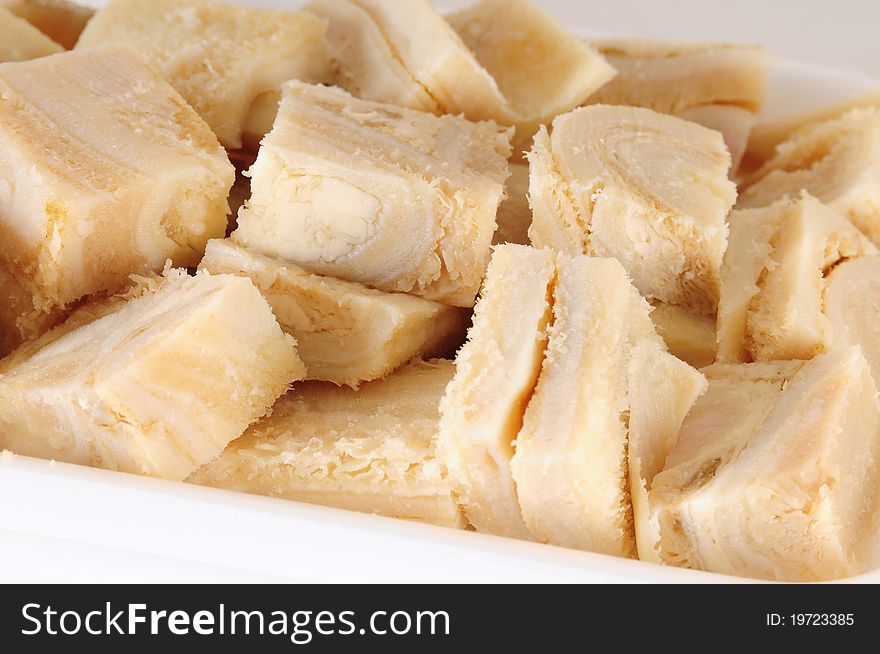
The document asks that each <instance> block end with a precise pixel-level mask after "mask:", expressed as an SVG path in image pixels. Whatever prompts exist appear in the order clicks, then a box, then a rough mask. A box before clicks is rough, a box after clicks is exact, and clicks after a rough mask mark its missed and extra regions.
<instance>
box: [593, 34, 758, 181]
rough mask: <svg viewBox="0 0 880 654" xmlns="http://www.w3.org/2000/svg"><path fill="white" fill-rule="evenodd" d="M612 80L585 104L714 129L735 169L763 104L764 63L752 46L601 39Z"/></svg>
mask: <svg viewBox="0 0 880 654" xmlns="http://www.w3.org/2000/svg"><path fill="white" fill-rule="evenodd" d="M593 45H594V47H596V49H597V50H598V51H599V52H600V53H601V54H602V55H604V56H605V58H606V59H607V60H608V62H609V63H610V64H611V65H612V66H614V67H615V68H616V69H617V71H618V75H617V77H615V79H614V80H612V81H611V82H610V83H608V84H607V85H605V86H604V87H602V88H601V89H600V90H599V91H598V92H597V93H596V94H595V95H593V96H592V97H591V98H590V102H591V103H602V104H620V105H630V106H635V107H645V108H647V109H653V110H654V111H659V112H660V113H665V114H672V115H674V116H679V117H680V118H684V119H686V120H692V121H694V122H697V123H700V124H701V125H705V126H706V127H709V128H711V129H715V130H718V131H719V132H721V133H722V134H723V135H724V140H725V142H726V143H727V147H728V148H729V149H730V152H731V155H732V158H733V170H736V168H737V166H738V165H739V161H740V159H741V158H742V155H743V152H744V151H745V149H746V144H747V142H748V137H749V133H750V131H751V129H752V127H753V126H754V124H755V122H756V117H757V114H758V112H759V111H760V109H761V106H762V105H763V103H764V95H765V92H766V87H767V72H768V68H769V58H768V57H767V54H766V53H765V52H764V50H763V49H761V48H759V47H756V46H745V45H727V44H721V43H675V42H664V41H656V40H650V39H604V40H598V41H595V42H593Z"/></svg>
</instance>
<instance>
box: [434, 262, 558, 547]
mask: <svg viewBox="0 0 880 654" xmlns="http://www.w3.org/2000/svg"><path fill="white" fill-rule="evenodd" d="M555 278H556V262H555V256H554V254H553V252H551V251H550V250H536V249H534V248H530V247H526V246H521V245H502V246H498V247H497V248H495V253H494V255H493V257H492V262H491V264H490V265H489V271H488V273H487V275H486V282H485V284H484V286H483V291H482V293H481V297H480V300H479V302H478V303H477V307H476V312H475V315H474V324H473V327H472V328H471V330H470V333H469V334H468V342H467V344H466V345H465V346H464V347H463V348H462V349H461V351H460V352H459V354H458V357H457V358H456V361H455V365H456V372H455V377H454V378H453V380H452V383H451V384H450V385H449V388H448V389H447V392H446V396H445V397H444V398H443V402H442V403H441V405H440V412H441V419H440V452H441V455H442V457H443V460H444V461H445V463H446V465H447V466H448V468H449V474H450V476H451V477H452V479H453V482H454V488H455V492H456V494H457V495H458V497H459V501H460V503H461V504H462V506H463V507H464V511H465V515H466V516H467V518H468V521H469V522H470V524H471V525H473V526H474V527H475V528H476V529H477V530H478V531H484V532H488V533H493V534H498V535H501V536H510V537H514V538H526V539H530V538H531V535H530V532H529V530H528V529H527V528H526V525H525V523H524V522H523V518H522V515H521V514H520V509H519V504H518V502H517V495H516V487H515V485H514V482H513V477H512V476H511V472H510V460H511V457H512V456H513V452H514V449H513V448H514V441H516V437H517V434H518V432H519V430H520V428H521V427H522V423H523V413H524V411H525V408H526V404H527V403H528V401H529V398H530V397H531V395H532V392H533V391H534V388H535V384H536V382H537V381H538V374H539V373H540V371H541V363H542V361H543V360H544V350H545V348H546V346H547V327H548V325H549V322H550V318H551V313H552V310H551V302H550V301H551V299H552V294H553V284H554V280H555Z"/></svg>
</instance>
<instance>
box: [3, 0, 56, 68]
mask: <svg viewBox="0 0 880 654" xmlns="http://www.w3.org/2000/svg"><path fill="white" fill-rule="evenodd" d="M62 50H63V48H62V47H61V46H60V45H58V44H57V43H55V42H54V41H53V40H52V39H50V38H49V37H48V36H46V35H44V34H43V33H42V32H41V31H40V30H38V29H37V28H36V27H33V26H32V25H31V24H30V23H28V22H27V21H26V20H24V19H23V18H19V17H18V16H15V15H14V14H12V13H10V12H9V11H7V10H6V9H4V8H3V6H2V5H0V63H4V62H7V61H27V60H28V59H37V58H39V57H45V56H47V55H50V54H56V53H58V52H61V51H62Z"/></svg>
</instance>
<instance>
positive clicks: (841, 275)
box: [824, 256, 880, 384]
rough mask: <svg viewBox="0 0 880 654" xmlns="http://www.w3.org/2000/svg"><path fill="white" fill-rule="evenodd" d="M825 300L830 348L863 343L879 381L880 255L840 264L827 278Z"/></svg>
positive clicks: (861, 344)
mask: <svg viewBox="0 0 880 654" xmlns="http://www.w3.org/2000/svg"><path fill="white" fill-rule="evenodd" d="M824 300H825V317H826V318H827V319H828V324H829V327H830V333H831V347H832V348H834V349H836V348H841V347H851V346H853V345H858V346H860V347H861V348H862V352H863V353H864V355H865V358H866V359H867V360H868V364H870V366H871V371H872V373H873V375H874V380H875V381H876V382H878V384H880V257H878V256H871V257H860V258H857V259H851V260H849V261H844V262H843V263H841V264H840V265H839V266H837V267H836V268H835V269H834V270H833V271H832V272H831V274H830V275H829V276H828V278H827V280H826V286H825V296H824Z"/></svg>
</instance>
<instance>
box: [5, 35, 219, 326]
mask: <svg viewBox="0 0 880 654" xmlns="http://www.w3.org/2000/svg"><path fill="white" fill-rule="evenodd" d="M0 140H2V142H3V148H2V149H0V179H3V180H5V182H6V183H5V184H2V185H0V241H2V243H3V247H2V248H0V265H2V266H5V268H6V272H7V273H10V274H12V275H13V276H14V278H15V281H16V282H17V284H18V285H19V286H20V287H22V288H23V289H25V290H26V291H27V292H28V293H30V294H31V296H32V301H31V303H30V304H31V305H32V309H33V310H36V311H40V312H49V311H52V310H54V309H55V308H58V307H64V306H66V305H68V304H69V303H71V302H73V301H75V300H77V299H79V298H81V297H83V296H85V295H89V294H92V293H96V292H99V291H106V290H109V291H115V290H118V289H119V288H121V287H122V286H124V285H125V284H127V283H128V276H129V275H130V274H132V273H142V272H146V271H149V270H161V269H162V267H163V265H164V264H165V261H166V260H169V259H170V260H171V261H172V262H173V263H174V264H175V265H179V266H194V265H196V264H197V263H198V261H199V259H200V258H201V256H202V253H203V252H204V247H205V243H206V242H207V241H208V239H210V238H215V237H220V236H222V235H223V233H224V232H225V230H226V214H227V211H228V205H227V202H226V197H227V194H228V192H229V188H230V186H231V185H232V181H233V177H234V170H233V168H232V165H231V164H230V163H229V160H228V159H227V157H226V153H225V152H224V150H223V148H222V147H221V146H220V144H219V143H218V142H217V139H216V137H215V136H214V134H213V133H211V130H210V129H209V128H208V126H207V125H206V124H205V123H204V122H203V121H202V120H201V119H200V118H199V116H198V115H197V114H196V113H195V112H194V111H193V110H192V109H191V108H190V107H189V106H188V105H187V104H186V103H185V102H184V101H183V99H182V98H181V97H180V96H179V95H178V94H177V93H176V92H175V91H174V89H172V88H171V87H170V86H169V85H168V84H167V83H166V82H164V81H163V80H161V79H160V78H159V77H157V76H156V75H155V74H154V73H153V72H152V71H151V70H150V69H149V68H148V67H147V66H146V65H145V64H144V63H143V62H142V61H141V60H140V58H139V57H138V56H137V54H136V53H135V52H134V51H133V50H131V49H130V48H128V47H125V46H109V47H107V48H96V49H93V50H88V51H84V52H79V51H75V52H66V53H62V54H58V55H53V56H51V57H44V58H42V59H37V60H34V61H28V62H18V63H6V64H0ZM26 305H27V303H26V302H24V303H22V305H21V306H22V309H23V311H25V312H27V311H29V310H30V309H31V307H28V306H26ZM26 335H27V334H26V333H24V332H22V336H26Z"/></svg>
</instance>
